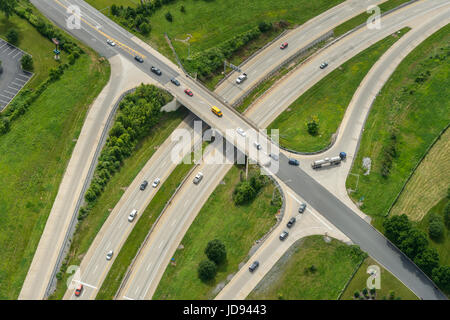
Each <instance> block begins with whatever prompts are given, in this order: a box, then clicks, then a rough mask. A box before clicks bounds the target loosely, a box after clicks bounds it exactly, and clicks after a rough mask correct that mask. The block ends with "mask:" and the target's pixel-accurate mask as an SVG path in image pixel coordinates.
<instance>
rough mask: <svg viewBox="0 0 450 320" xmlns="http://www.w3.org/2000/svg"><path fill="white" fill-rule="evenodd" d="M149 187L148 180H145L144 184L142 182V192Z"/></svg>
mask: <svg viewBox="0 0 450 320" xmlns="http://www.w3.org/2000/svg"><path fill="white" fill-rule="evenodd" d="M147 186H148V181H147V180H144V182H142V183H141V188H140V189H141V190H145V188H147Z"/></svg>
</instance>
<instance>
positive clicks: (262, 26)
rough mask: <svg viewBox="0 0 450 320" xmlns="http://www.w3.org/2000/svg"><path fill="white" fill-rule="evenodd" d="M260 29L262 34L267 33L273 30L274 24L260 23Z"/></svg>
mask: <svg viewBox="0 0 450 320" xmlns="http://www.w3.org/2000/svg"><path fill="white" fill-rule="evenodd" d="M258 29H259V31H261V32H267V31H269V30H270V29H272V24H271V23H268V22H265V21H262V22H260V23H259V24H258Z"/></svg>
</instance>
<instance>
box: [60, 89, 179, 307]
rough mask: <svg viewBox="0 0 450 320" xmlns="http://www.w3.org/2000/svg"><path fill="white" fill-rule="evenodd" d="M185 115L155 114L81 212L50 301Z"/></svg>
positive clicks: (63, 286) (64, 288)
mask: <svg viewBox="0 0 450 320" xmlns="http://www.w3.org/2000/svg"><path fill="white" fill-rule="evenodd" d="M135 97H137V96H135ZM131 100H133V99H131ZM128 102H130V100H128ZM141 102H142V101H141ZM125 104H127V103H125ZM187 114H188V112H187V110H186V109H185V108H182V109H179V110H177V111H175V112H169V113H165V112H161V114H160V115H158V119H159V120H158V123H157V124H155V125H153V126H152V127H151V128H150V129H149V130H147V131H146V132H145V134H144V136H141V138H140V139H139V141H138V143H137V144H136V146H135V147H134V148H133V149H132V150H131V153H130V156H129V157H127V158H125V159H123V160H122V165H121V166H120V168H119V169H118V170H117V172H116V173H115V174H114V175H112V176H111V178H110V179H109V182H108V183H107V184H106V185H105V187H104V189H103V192H102V193H101V194H99V195H98V196H97V198H96V200H95V201H93V202H92V203H90V204H87V206H85V207H84V210H80V215H81V218H82V221H80V223H79V224H78V225H77V229H76V232H75V234H74V237H73V239H72V242H71V247H70V250H69V252H68V254H67V257H66V259H65V260H64V263H63V266H62V267H61V270H60V272H59V273H58V275H57V277H58V283H57V288H56V291H55V293H54V294H53V295H52V297H51V299H61V298H62V297H63V296H64V293H65V291H66V289H67V287H66V280H67V278H68V277H70V274H67V273H66V272H65V271H66V269H67V267H68V266H70V265H80V263H81V261H82V259H83V257H84V255H85V254H86V252H87V251H88V249H89V247H90V245H91V243H92V241H94V239H95V236H96V235H97V233H98V231H99V230H100V229H101V227H102V225H103V223H104V222H105V221H106V219H107V218H108V216H109V214H110V212H111V211H112V210H113V208H114V206H115V205H116V203H117V202H118V201H119V200H120V198H121V196H122V195H123V194H124V192H125V190H126V188H127V186H129V185H130V184H131V182H132V181H133V180H134V178H135V177H136V175H137V174H138V173H139V172H140V171H141V169H142V168H143V167H144V165H145V164H146V163H147V161H148V160H149V159H150V158H151V157H152V155H153V154H154V153H155V151H156V150H157V148H158V146H159V145H161V144H162V143H163V142H164V141H165V140H166V139H167V138H169V137H170V134H171V133H172V131H173V130H174V129H175V128H176V127H177V126H178V125H179V124H180V123H181V121H182V120H183V119H184V118H185V117H186V116H187ZM118 117H119V115H117V116H116V119H117V118H118ZM116 123H118V122H116ZM113 127H114V126H113ZM111 130H113V129H111ZM103 150H105V149H103ZM102 153H103V152H102ZM97 168H98V167H97ZM140 220H141V219H140ZM140 220H139V221H140ZM116 260H117V259H116Z"/></svg>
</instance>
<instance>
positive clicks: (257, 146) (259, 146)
mask: <svg viewBox="0 0 450 320" xmlns="http://www.w3.org/2000/svg"><path fill="white" fill-rule="evenodd" d="M253 145H254V146H255V148H256V149H258V150H261V145H260V144H259V143H258V142H256V141H255V142H253Z"/></svg>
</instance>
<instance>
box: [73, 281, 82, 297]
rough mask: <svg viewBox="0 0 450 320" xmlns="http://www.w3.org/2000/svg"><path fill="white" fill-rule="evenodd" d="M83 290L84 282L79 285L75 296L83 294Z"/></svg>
mask: <svg viewBox="0 0 450 320" xmlns="http://www.w3.org/2000/svg"><path fill="white" fill-rule="evenodd" d="M81 291H83V285H82V284H80V285H78V287H77V288H76V289H75V296H77V297H79V296H80V295H81Z"/></svg>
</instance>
